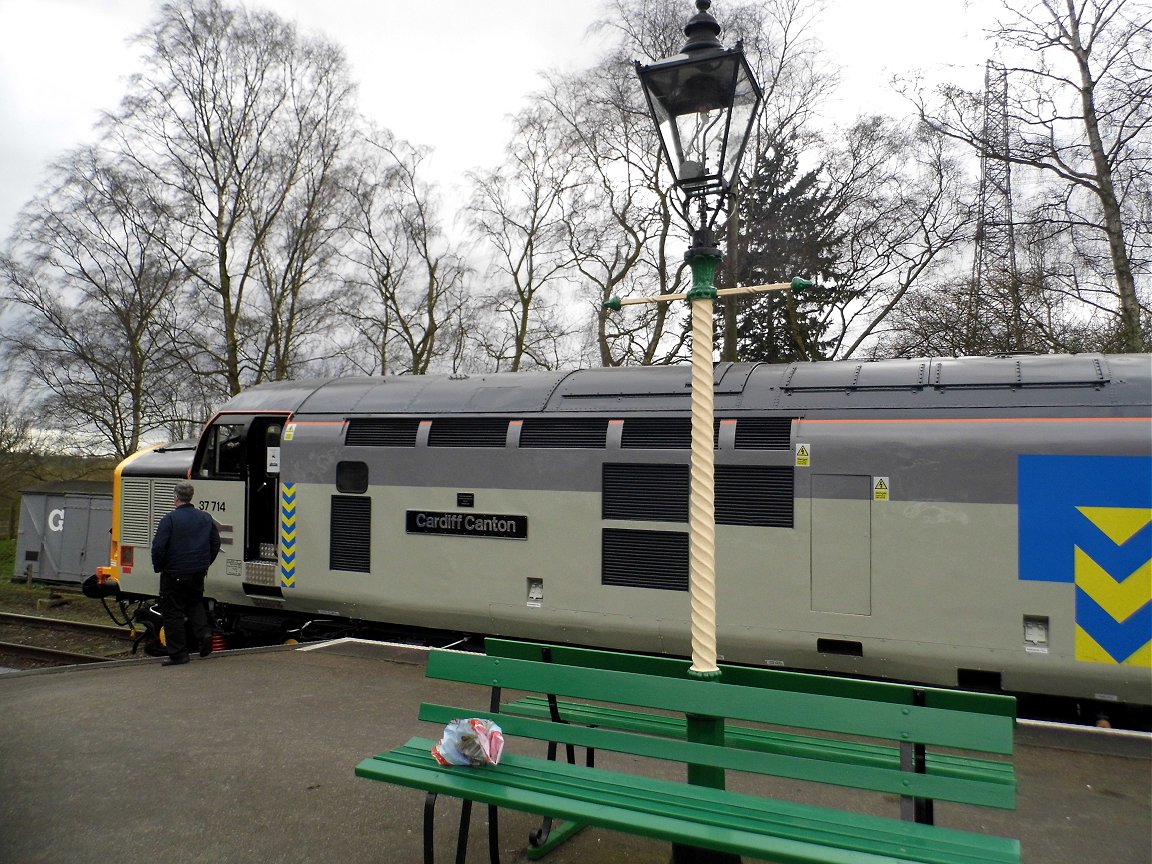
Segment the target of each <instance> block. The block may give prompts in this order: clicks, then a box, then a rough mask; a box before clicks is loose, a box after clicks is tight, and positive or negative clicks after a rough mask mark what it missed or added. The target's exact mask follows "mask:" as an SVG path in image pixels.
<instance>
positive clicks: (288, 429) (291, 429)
mask: <svg viewBox="0 0 1152 864" xmlns="http://www.w3.org/2000/svg"><path fill="white" fill-rule="evenodd" d="M295 437H296V424H295V423H289V424H288V425H287V426H285V427H284V440H285V441H291V440H292V439H293V438H295Z"/></svg>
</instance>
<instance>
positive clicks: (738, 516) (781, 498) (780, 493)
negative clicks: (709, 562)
mask: <svg viewBox="0 0 1152 864" xmlns="http://www.w3.org/2000/svg"><path fill="white" fill-rule="evenodd" d="M793 476H794V475H793V471H792V468H791V467H788V466H777V465H718V466H717V467H716V524H718V525H755V526H760V527H766V528H791V527H792V523H793V511H794V510H795V494H794V488H793V487H794V484H793Z"/></svg>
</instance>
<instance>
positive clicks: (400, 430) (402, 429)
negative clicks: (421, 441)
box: [344, 417, 420, 447]
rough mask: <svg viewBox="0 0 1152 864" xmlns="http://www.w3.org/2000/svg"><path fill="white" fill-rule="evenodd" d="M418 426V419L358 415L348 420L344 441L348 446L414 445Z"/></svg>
mask: <svg viewBox="0 0 1152 864" xmlns="http://www.w3.org/2000/svg"><path fill="white" fill-rule="evenodd" d="M419 428H420V421H419V420H413V419H409V418H407V417H404V418H395V419H390V418H381V417H359V418H356V419H353V420H349V421H348V431H347V432H346V433H345V434H344V443H345V444H347V445H348V446H349V447H415V446H416V432H417V430H419Z"/></svg>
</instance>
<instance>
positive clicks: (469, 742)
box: [432, 717, 504, 765]
mask: <svg viewBox="0 0 1152 864" xmlns="http://www.w3.org/2000/svg"><path fill="white" fill-rule="evenodd" d="M502 752H504V733H503V732H501V731H500V727H499V726H497V725H496V724H495V723H493V722H492V721H491V720H480V719H478V718H475V717H471V718H468V719H466V720H453V721H452V722H451V723H449V724H448V725H447V726H445V727H444V735H443V737H441V739H440V743H438V744H436V745H435V746H434V747H433V748H432V756H433V757H434V758H435V759H436V761H437V762H439V763H440V764H441V765H496V764H498V763H499V762H500V754H501V753H502Z"/></svg>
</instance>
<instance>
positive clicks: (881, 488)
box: [872, 477, 891, 501]
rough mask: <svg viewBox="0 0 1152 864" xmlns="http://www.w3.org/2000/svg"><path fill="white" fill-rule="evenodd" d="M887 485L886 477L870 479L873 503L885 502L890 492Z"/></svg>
mask: <svg viewBox="0 0 1152 864" xmlns="http://www.w3.org/2000/svg"><path fill="white" fill-rule="evenodd" d="M888 487H889V484H888V478H887V477H873V478H872V500H873V501H887V500H888V493H889V492H890V491H891V490H890V489H889V488H888Z"/></svg>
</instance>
